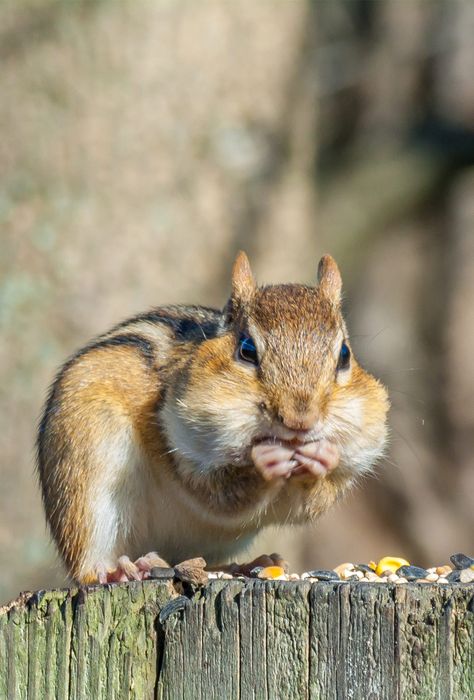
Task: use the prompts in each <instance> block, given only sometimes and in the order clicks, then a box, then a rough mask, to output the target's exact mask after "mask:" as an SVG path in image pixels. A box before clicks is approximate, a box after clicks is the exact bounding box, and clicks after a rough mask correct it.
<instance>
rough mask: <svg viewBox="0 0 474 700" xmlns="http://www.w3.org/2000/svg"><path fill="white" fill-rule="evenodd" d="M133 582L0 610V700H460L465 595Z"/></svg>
mask: <svg viewBox="0 0 474 700" xmlns="http://www.w3.org/2000/svg"><path fill="white" fill-rule="evenodd" d="M187 593H188V595H186V596H184V595H183V596H179V597H177V593H176V592H175V590H174V588H173V586H172V584H171V582H163V581H144V582H134V583H130V584H116V585H108V586H90V587H85V588H73V589H69V590H55V591H39V592H37V593H33V594H28V593H27V594H22V596H20V598H19V599H18V600H17V601H14V602H13V603H11V604H9V605H7V606H4V607H3V608H0V698H1V699H2V700H3V699H5V700H17V698H18V699H20V698H21V699H23V698H25V699H30V698H36V699H41V700H42V699H43V698H48V699H51V700H52V699H53V698H54V699H55V700H56V699H58V700H63V699H65V698H68V699H69V698H74V700H102V699H104V700H105V699H108V700H111V699H114V698H121V699H122V698H123V699H125V698H137V699H138V700H144V699H147V698H159V699H163V700H164V699H168V700H171V699H173V700H174V699H175V698H180V699H188V698H189V700H200V699H202V700H204V699H206V700H211V699H213V698H216V699H219V700H232V699H233V698H238V699H242V700H247V699H249V700H250V698H253V699H255V700H265V699H266V698H272V699H274V698H279V699H280V698H296V699H298V700H299V699H300V698H314V699H315V700H318V699H324V700H326V699H328V698H330V699H334V700H339V699H340V700H349V699H350V700H358V699H360V700H362V699H363V700H384V699H386V700H395V699H397V698H399V699H402V700H410V699H413V700H415V699H416V700H424V699H426V700H428V699H429V700H433V699H434V698H436V699H439V700H451V699H456V700H471V698H474V584H453V585H447V584H444V585H436V584H434V585H431V584H420V583H416V584H415V583H411V584H410V583H408V584H403V585H392V584H371V583H353V582H335V583H334V582H327V583H326V582H318V583H313V584H311V583H309V582H306V581H299V582H286V581H260V580H258V579H256V580H245V581H244V580H214V581H212V582H209V584H208V585H207V586H206V587H204V588H202V589H196V590H191V589H189V590H188V591H187Z"/></svg>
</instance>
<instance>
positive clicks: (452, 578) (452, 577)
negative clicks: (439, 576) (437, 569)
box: [446, 569, 461, 583]
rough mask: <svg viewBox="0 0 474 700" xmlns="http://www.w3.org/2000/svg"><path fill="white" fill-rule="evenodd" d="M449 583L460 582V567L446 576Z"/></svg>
mask: <svg viewBox="0 0 474 700" xmlns="http://www.w3.org/2000/svg"><path fill="white" fill-rule="evenodd" d="M446 578H447V579H448V581H449V583H459V582H460V580H461V572H460V571H459V570H458V569H454V571H451V573H450V574H448V575H447V576H446Z"/></svg>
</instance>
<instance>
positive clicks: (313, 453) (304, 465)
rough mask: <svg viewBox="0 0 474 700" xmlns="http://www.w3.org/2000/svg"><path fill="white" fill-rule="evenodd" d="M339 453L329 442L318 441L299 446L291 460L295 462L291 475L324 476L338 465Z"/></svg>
mask: <svg viewBox="0 0 474 700" xmlns="http://www.w3.org/2000/svg"><path fill="white" fill-rule="evenodd" d="M340 458H341V453H340V452H339V448H338V447H336V445H334V444H333V443H332V442H329V440H318V441H317V442H307V443H305V444H304V445H299V446H298V447H297V448H296V450H295V452H294V456H293V459H295V460H296V461H297V463H298V464H297V466H296V467H295V468H294V469H293V471H292V474H294V475H298V474H312V475H313V476H326V475H327V474H329V473H330V472H331V471H332V470H333V469H335V468H336V467H337V465H338V464H339V460H340Z"/></svg>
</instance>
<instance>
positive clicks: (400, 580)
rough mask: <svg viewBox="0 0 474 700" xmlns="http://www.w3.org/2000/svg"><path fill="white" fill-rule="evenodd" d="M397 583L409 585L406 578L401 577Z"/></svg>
mask: <svg viewBox="0 0 474 700" xmlns="http://www.w3.org/2000/svg"><path fill="white" fill-rule="evenodd" d="M395 583H408V579H407V578H405V577H404V576H399V577H398V580H397V581H395Z"/></svg>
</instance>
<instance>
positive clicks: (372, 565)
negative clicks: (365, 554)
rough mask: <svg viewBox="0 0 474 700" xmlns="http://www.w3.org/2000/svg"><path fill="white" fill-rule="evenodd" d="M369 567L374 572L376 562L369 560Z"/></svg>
mask: <svg viewBox="0 0 474 700" xmlns="http://www.w3.org/2000/svg"><path fill="white" fill-rule="evenodd" d="M369 566H370V568H371V569H372V571H375V569H376V568H377V562H375V561H372V560H370V561H369Z"/></svg>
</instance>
